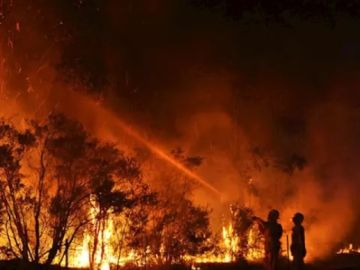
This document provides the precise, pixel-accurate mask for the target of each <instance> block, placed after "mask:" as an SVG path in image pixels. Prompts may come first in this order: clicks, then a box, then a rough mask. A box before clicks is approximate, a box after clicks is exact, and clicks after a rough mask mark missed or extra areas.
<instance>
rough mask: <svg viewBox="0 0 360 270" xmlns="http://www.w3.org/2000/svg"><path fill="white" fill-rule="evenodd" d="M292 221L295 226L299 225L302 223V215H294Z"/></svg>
mask: <svg viewBox="0 0 360 270" xmlns="http://www.w3.org/2000/svg"><path fill="white" fill-rule="evenodd" d="M292 220H293V222H294V224H295V225H300V224H301V223H302V222H303V221H304V215H303V214H301V213H296V214H295V215H294V217H293V219H292Z"/></svg>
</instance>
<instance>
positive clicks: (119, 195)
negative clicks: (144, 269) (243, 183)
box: [0, 114, 211, 269]
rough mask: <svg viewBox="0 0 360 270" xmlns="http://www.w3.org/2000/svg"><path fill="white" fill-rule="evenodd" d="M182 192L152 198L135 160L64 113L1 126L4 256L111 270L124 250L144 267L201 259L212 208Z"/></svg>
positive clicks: (0, 193) (195, 161)
mask: <svg viewBox="0 0 360 270" xmlns="http://www.w3.org/2000/svg"><path fill="white" fill-rule="evenodd" d="M178 154H179V152H178ZM184 161H186V162H188V163H189V164H194V166H196V165H199V162H201V160H200V159H199V158H193V159H190V158H186V159H184ZM185 186H186V188H184V189H181V190H180V191H179V190H177V189H176V187H174V188H173V191H174V192H173V193H169V192H168V193H166V192H159V193H154V192H152V191H151V190H150V188H149V186H148V185H147V184H145V183H144V182H143V181H142V176H141V169H140V166H139V164H138V163H137V162H136V160H135V159H133V158H130V157H127V156H126V155H125V154H124V153H123V152H121V151H120V150H119V149H118V148H117V147H116V146H115V145H112V144H109V143H104V142H101V141H99V140H98V139H96V138H94V137H92V136H91V135H90V134H89V133H88V132H87V131H86V130H85V129H84V128H83V126H82V125H81V124H80V123H78V122H76V121H72V120H70V119H68V118H66V117H65V116H64V115H62V114H50V115H49V116H48V118H47V119H46V120H45V121H43V122H39V121H34V120H33V121H27V122H24V123H22V124H21V125H15V124H13V123H11V121H5V120H2V121H1V122H0V203H1V206H2V215H1V218H2V219H1V221H2V222H1V227H2V229H3V235H2V241H1V243H2V250H3V251H4V253H5V254H6V256H7V257H10V258H18V259H22V260H24V261H26V262H35V263H45V264H54V263H59V264H63V263H64V259H68V257H69V256H70V257H73V258H75V259H79V258H80V259H81V260H86V261H87V263H86V264H85V265H86V266H89V267H90V268H91V269H97V268H100V267H101V268H102V269H105V268H103V267H102V266H103V265H105V264H103V263H104V261H106V263H107V265H109V263H113V264H117V265H119V264H120V261H121V258H122V256H123V251H124V250H126V251H127V252H128V254H129V253H131V252H132V253H133V254H135V255H134V257H133V259H135V260H137V261H138V263H141V264H146V263H149V262H157V263H159V262H161V263H174V262H180V261H182V260H184V257H185V256H186V255H197V254H202V253H203V252H204V251H207V250H209V248H210V246H211V245H210V243H209V237H210V234H211V233H210V229H209V217H208V213H209V212H208V210H207V209H205V208H201V207H197V206H195V205H194V204H193V203H192V202H191V200H189V199H188V198H186V196H187V194H188V191H189V190H188V185H185ZM175 191H176V192H175ZM114 224H116V225H121V226H118V227H117V228H114ZM118 236H119V237H118ZM81 242H82V243H83V244H82V245H81V244H80V245H79V243H81ZM72 246H75V248H71V247H72ZM79 246H80V248H81V250H80V253H81V254H80V255H79V249H78V247H79ZM110 249H111V250H110ZM67 264H68V260H66V265H67Z"/></svg>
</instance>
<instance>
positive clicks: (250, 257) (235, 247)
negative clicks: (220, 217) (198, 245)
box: [186, 223, 265, 263]
mask: <svg viewBox="0 0 360 270" xmlns="http://www.w3.org/2000/svg"><path fill="white" fill-rule="evenodd" d="M221 236H222V238H221V241H220V243H219V247H218V248H219V251H218V252H217V253H216V254H215V253H214V252H211V253H209V254H204V255H201V256H196V257H187V258H186V259H187V261H190V262H194V263H230V262H235V261H236V260H237V259H238V257H239V254H242V256H243V257H244V259H245V260H247V261H249V262H258V261H261V260H262V259H263V258H264V256H265V254H264V248H263V245H264V244H263V241H262V239H259V237H258V228H257V227H256V226H253V227H252V228H251V229H250V230H249V232H248V233H247V235H246V237H245V238H244V239H243V241H245V242H246V244H245V247H243V248H242V245H241V239H240V237H239V236H238V235H237V233H236V232H235V230H234V228H233V226H232V224H231V223H230V224H229V225H227V226H223V227H222V233H221Z"/></svg>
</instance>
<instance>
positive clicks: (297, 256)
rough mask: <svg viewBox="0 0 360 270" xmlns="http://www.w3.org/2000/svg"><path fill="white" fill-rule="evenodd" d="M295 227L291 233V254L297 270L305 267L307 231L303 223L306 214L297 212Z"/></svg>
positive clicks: (294, 218) (294, 220)
mask: <svg viewBox="0 0 360 270" xmlns="http://www.w3.org/2000/svg"><path fill="white" fill-rule="evenodd" d="M292 220H293V222H294V227H293V229H292V234H291V246H290V250H291V255H292V256H293V265H294V269H295V270H303V269H304V258H305V256H306V247H305V232H304V227H303V226H302V223H303V221H304V215H303V214H301V213H296V214H295V215H294V217H293V219H292Z"/></svg>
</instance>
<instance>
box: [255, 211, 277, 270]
mask: <svg viewBox="0 0 360 270" xmlns="http://www.w3.org/2000/svg"><path fill="white" fill-rule="evenodd" d="M279 217H280V213H279V211H278V210H276V209H272V210H271V211H270V212H269V214H268V218H267V221H264V220H262V219H261V218H259V217H254V218H253V219H254V221H256V222H257V223H258V224H259V229H260V231H261V232H262V233H263V234H264V236H265V266H266V268H267V269H268V270H277V269H278V265H279V256H280V248H281V242H280V239H281V236H282V234H283V229H282V226H281V225H280V224H279V223H278V219H279Z"/></svg>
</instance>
